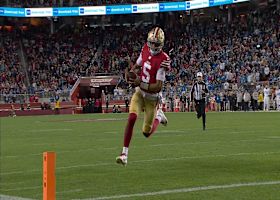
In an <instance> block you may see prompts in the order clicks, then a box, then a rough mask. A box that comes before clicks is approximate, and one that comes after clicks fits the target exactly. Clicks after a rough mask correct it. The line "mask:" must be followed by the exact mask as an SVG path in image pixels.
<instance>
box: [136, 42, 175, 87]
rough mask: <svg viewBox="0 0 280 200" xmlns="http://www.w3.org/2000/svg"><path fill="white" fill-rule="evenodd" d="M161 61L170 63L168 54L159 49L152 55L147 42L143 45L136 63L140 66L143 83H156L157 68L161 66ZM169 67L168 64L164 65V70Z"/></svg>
mask: <svg viewBox="0 0 280 200" xmlns="http://www.w3.org/2000/svg"><path fill="white" fill-rule="evenodd" d="M163 61H168V62H169V63H170V58H169V56H168V55H167V54H166V53H165V52H163V51H161V52H160V53H159V54H157V55H152V54H151V53H150V51H149V47H148V45H147V43H146V44H145V45H144V47H143V49H142V51H141V54H140V56H139V58H138V59H137V65H140V66H142V68H141V74H140V78H141V81H143V82H145V83H149V84H151V83H156V81H157V73H158V70H159V69H160V68H161V67H162V66H161V64H162V62H163ZM169 69H170V65H168V66H166V65H165V69H164V70H165V71H166V70H169Z"/></svg>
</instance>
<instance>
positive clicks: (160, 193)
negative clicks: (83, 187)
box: [82, 181, 280, 200]
mask: <svg viewBox="0 0 280 200" xmlns="http://www.w3.org/2000/svg"><path fill="white" fill-rule="evenodd" d="M279 184H280V181H268V182H251V183H236V184H230V185H210V186H203V187H193V188H181V189H174V190H162V191H158V192H146V193H136V194H125V195H115V196H107V197H96V198H91V199H82V200H108V199H123V198H131V197H144V196H157V195H164V194H176V193H188V192H196V191H205V190H216V189H227V188H238V187H250V186H262V185H279Z"/></svg>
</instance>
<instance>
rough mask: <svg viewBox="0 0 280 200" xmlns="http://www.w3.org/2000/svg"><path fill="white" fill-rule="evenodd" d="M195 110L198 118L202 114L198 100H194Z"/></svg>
mask: <svg viewBox="0 0 280 200" xmlns="http://www.w3.org/2000/svg"><path fill="white" fill-rule="evenodd" d="M195 111H196V117H197V119H199V118H200V117H201V115H202V113H201V109H200V102H199V101H196V102H195Z"/></svg>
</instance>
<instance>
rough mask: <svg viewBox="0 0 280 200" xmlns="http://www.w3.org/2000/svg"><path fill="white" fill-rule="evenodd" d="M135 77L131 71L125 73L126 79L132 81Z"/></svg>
mask: <svg viewBox="0 0 280 200" xmlns="http://www.w3.org/2000/svg"><path fill="white" fill-rule="evenodd" d="M136 78H137V74H136V73H135V72H133V71H130V72H128V73H127V80H128V81H134V80H135V79H136Z"/></svg>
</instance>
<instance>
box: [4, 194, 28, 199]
mask: <svg viewBox="0 0 280 200" xmlns="http://www.w3.org/2000/svg"><path fill="white" fill-rule="evenodd" d="M0 199H1V200H33V199H28V198H21V197H15V196H8V195H1V194H0Z"/></svg>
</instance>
